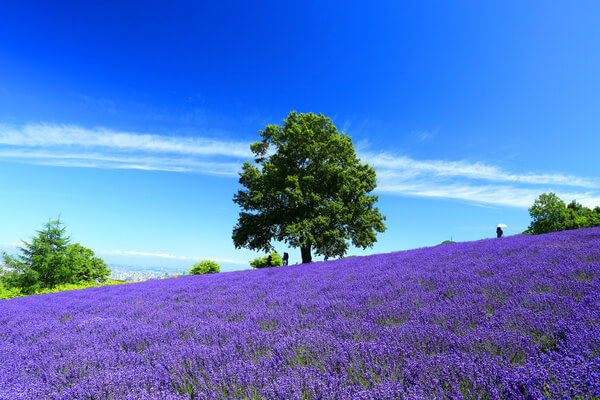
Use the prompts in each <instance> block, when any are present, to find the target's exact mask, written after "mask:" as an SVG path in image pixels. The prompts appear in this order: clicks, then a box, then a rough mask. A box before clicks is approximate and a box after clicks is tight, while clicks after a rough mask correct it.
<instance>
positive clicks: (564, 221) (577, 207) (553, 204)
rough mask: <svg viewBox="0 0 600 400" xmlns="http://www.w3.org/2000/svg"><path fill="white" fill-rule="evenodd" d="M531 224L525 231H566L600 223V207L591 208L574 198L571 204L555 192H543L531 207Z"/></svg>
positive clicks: (539, 232) (538, 232)
mask: <svg viewBox="0 0 600 400" xmlns="http://www.w3.org/2000/svg"><path fill="white" fill-rule="evenodd" d="M529 215H531V219H532V221H531V224H529V227H528V228H527V230H526V231H525V233H531V234H534V235H538V234H541V233H548V232H556V231H564V230H567V229H579V228H589V227H592V226H599V225H600V207H596V208H595V209H594V210H591V209H589V208H587V207H584V206H582V205H581V204H579V203H577V202H576V201H575V200H573V201H572V202H571V203H569V205H566V204H565V202H564V201H562V200H561V199H559V198H558V196H557V195H556V194H554V193H548V194H546V193H542V194H541V195H540V196H539V197H538V198H537V199H536V200H535V202H534V203H533V206H531V208H530V209H529Z"/></svg>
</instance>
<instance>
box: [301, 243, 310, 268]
mask: <svg viewBox="0 0 600 400" xmlns="http://www.w3.org/2000/svg"><path fill="white" fill-rule="evenodd" d="M300 253H302V264H306V263H310V262H312V255H311V254H310V244H309V245H306V246H301V247H300Z"/></svg>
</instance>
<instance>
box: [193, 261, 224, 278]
mask: <svg viewBox="0 0 600 400" xmlns="http://www.w3.org/2000/svg"><path fill="white" fill-rule="evenodd" d="M220 271H221V266H220V265H219V264H217V263H216V262H215V261H212V260H204V261H200V262H198V263H196V264H194V266H193V267H192V269H190V274H191V275H203V274H216V273H218V272H220Z"/></svg>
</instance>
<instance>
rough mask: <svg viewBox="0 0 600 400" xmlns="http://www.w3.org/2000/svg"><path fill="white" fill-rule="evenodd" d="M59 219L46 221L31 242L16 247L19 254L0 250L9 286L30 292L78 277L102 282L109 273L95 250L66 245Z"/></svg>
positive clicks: (76, 279)
mask: <svg viewBox="0 0 600 400" xmlns="http://www.w3.org/2000/svg"><path fill="white" fill-rule="evenodd" d="M69 242H70V238H69V237H68V236H66V228H64V227H63V226H62V223H61V222H60V220H55V221H48V222H47V223H46V224H45V225H44V229H42V230H40V231H37V235H36V236H34V237H33V238H32V240H31V242H30V243H27V242H25V243H24V246H23V247H19V250H20V252H21V254H20V255H19V256H10V255H8V254H6V253H4V252H3V253H2V258H3V259H4V264H5V265H6V266H7V267H8V268H9V271H8V272H7V273H5V274H4V275H3V276H2V279H3V281H4V284H5V285H6V286H8V287H9V288H18V289H20V290H21V293H23V294H33V293H35V292H37V291H39V290H40V289H43V288H53V287H55V286H56V285H60V284H63V283H77V282H79V281H81V280H100V281H104V280H105V279H106V277H107V276H108V275H109V274H110V270H108V269H107V268H106V265H105V264H104V262H103V261H102V260H101V259H99V258H97V257H94V252H93V251H92V250H90V249H87V248H85V247H83V246H81V245H80V244H77V243H75V244H71V245H70V244H69Z"/></svg>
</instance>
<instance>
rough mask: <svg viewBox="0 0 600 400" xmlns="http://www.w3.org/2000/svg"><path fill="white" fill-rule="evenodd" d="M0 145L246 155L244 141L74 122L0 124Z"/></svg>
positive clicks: (203, 154) (248, 152) (230, 155)
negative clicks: (162, 133)
mask: <svg viewBox="0 0 600 400" xmlns="http://www.w3.org/2000/svg"><path fill="white" fill-rule="evenodd" d="M0 144H4V145H10V146H23V147H56V146H81V147H84V148H96V147H101V148H106V149H113V150H126V151H139V152H151V153H176V154H185V155H196V156H198V155H200V156H214V155H219V156H226V157H238V158H248V157H251V156H252V154H251V152H250V148H249V146H248V143H240V142H225V141H218V140H214V139H206V138H190V137H169V136H159V135H149V134H139V133H129V132H114V131H112V130H109V129H105V128H97V129H85V128H82V127H79V126H75V125H51V124H28V125H25V126H23V127H10V126H7V125H3V126H0Z"/></svg>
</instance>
